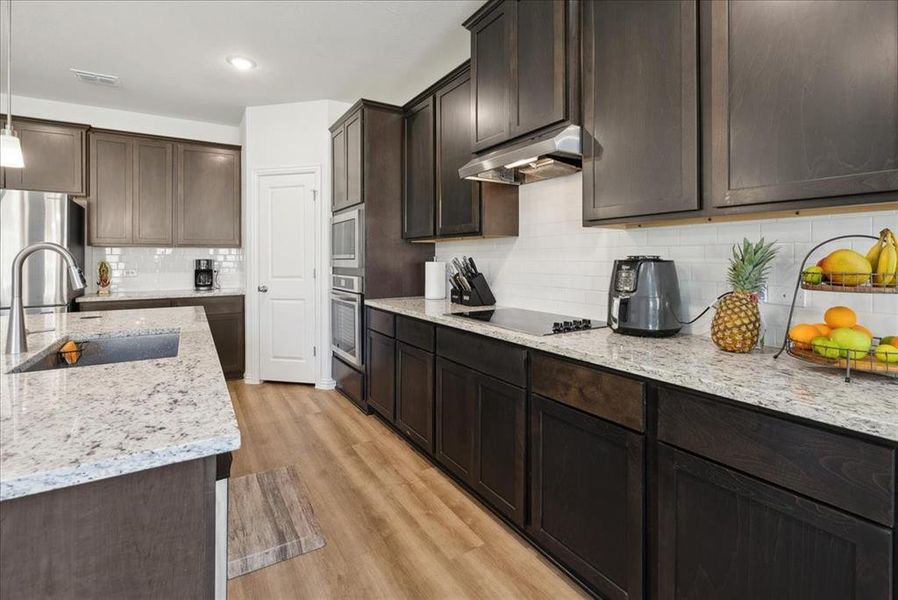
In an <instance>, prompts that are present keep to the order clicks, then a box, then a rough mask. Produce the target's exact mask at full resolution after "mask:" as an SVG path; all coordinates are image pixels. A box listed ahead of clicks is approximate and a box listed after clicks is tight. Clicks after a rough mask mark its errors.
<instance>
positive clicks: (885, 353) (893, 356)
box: [876, 344, 898, 363]
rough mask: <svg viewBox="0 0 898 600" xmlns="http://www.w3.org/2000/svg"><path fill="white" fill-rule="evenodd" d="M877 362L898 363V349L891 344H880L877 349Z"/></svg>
mask: <svg viewBox="0 0 898 600" xmlns="http://www.w3.org/2000/svg"><path fill="white" fill-rule="evenodd" d="M876 360H878V361H879V362H884V363H898V348H896V347H895V346H893V345H891V344H880V345H878V346H877V347H876Z"/></svg>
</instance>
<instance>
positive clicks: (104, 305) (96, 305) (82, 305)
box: [76, 298, 172, 312]
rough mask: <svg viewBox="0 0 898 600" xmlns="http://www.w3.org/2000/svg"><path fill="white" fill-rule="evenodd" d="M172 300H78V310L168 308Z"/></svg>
mask: <svg viewBox="0 0 898 600" xmlns="http://www.w3.org/2000/svg"><path fill="white" fill-rule="evenodd" d="M171 302H172V301H171V300H168V299H166V298H159V299H153V300H97V301H94V302H90V301H88V302H78V303H77V304H76V306H77V307H78V312H92V311H103V310H139V309H143V308H168V307H170V306H171Z"/></svg>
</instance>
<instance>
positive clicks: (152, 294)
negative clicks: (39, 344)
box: [75, 288, 243, 303]
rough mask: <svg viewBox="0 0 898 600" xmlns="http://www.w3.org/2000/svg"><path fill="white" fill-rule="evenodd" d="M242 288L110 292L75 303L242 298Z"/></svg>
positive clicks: (88, 295)
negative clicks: (106, 294) (221, 297)
mask: <svg viewBox="0 0 898 600" xmlns="http://www.w3.org/2000/svg"><path fill="white" fill-rule="evenodd" d="M242 295H243V288H222V289H220V290H195V289H188V290H150V291H142V292H112V293H111V294H109V295H108V296H101V295H99V294H97V293H93V294H84V295H83V296H78V297H77V298H75V302H79V303H80V302H109V301H115V302H121V301H123V300H163V299H166V298H216V297H219V296H242Z"/></svg>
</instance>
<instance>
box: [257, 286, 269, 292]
mask: <svg viewBox="0 0 898 600" xmlns="http://www.w3.org/2000/svg"><path fill="white" fill-rule="evenodd" d="M258 289H259V291H260V292H262V293H263V294H264V293H265V292H267V291H268V286H267V285H264V284H263V285H260V286H259V288H258Z"/></svg>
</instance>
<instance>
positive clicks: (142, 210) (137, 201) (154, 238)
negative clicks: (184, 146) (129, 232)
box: [132, 138, 239, 246]
mask: <svg viewBox="0 0 898 600" xmlns="http://www.w3.org/2000/svg"><path fill="white" fill-rule="evenodd" d="M173 166H174V144H173V143H171V142H167V141H164V140H153V139H143V138H137V139H136V140H135V141H134V171H133V173H132V177H133V179H132V181H133V185H134V198H133V202H134V205H133V209H132V210H133V214H132V218H133V223H132V229H133V234H134V237H133V242H134V243H135V244H141V245H143V244H147V245H158V246H170V245H171V244H172V234H173V228H172V214H173V212H174V211H173V205H174V174H173V171H174V169H173ZM238 203H239V198H238Z"/></svg>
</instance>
